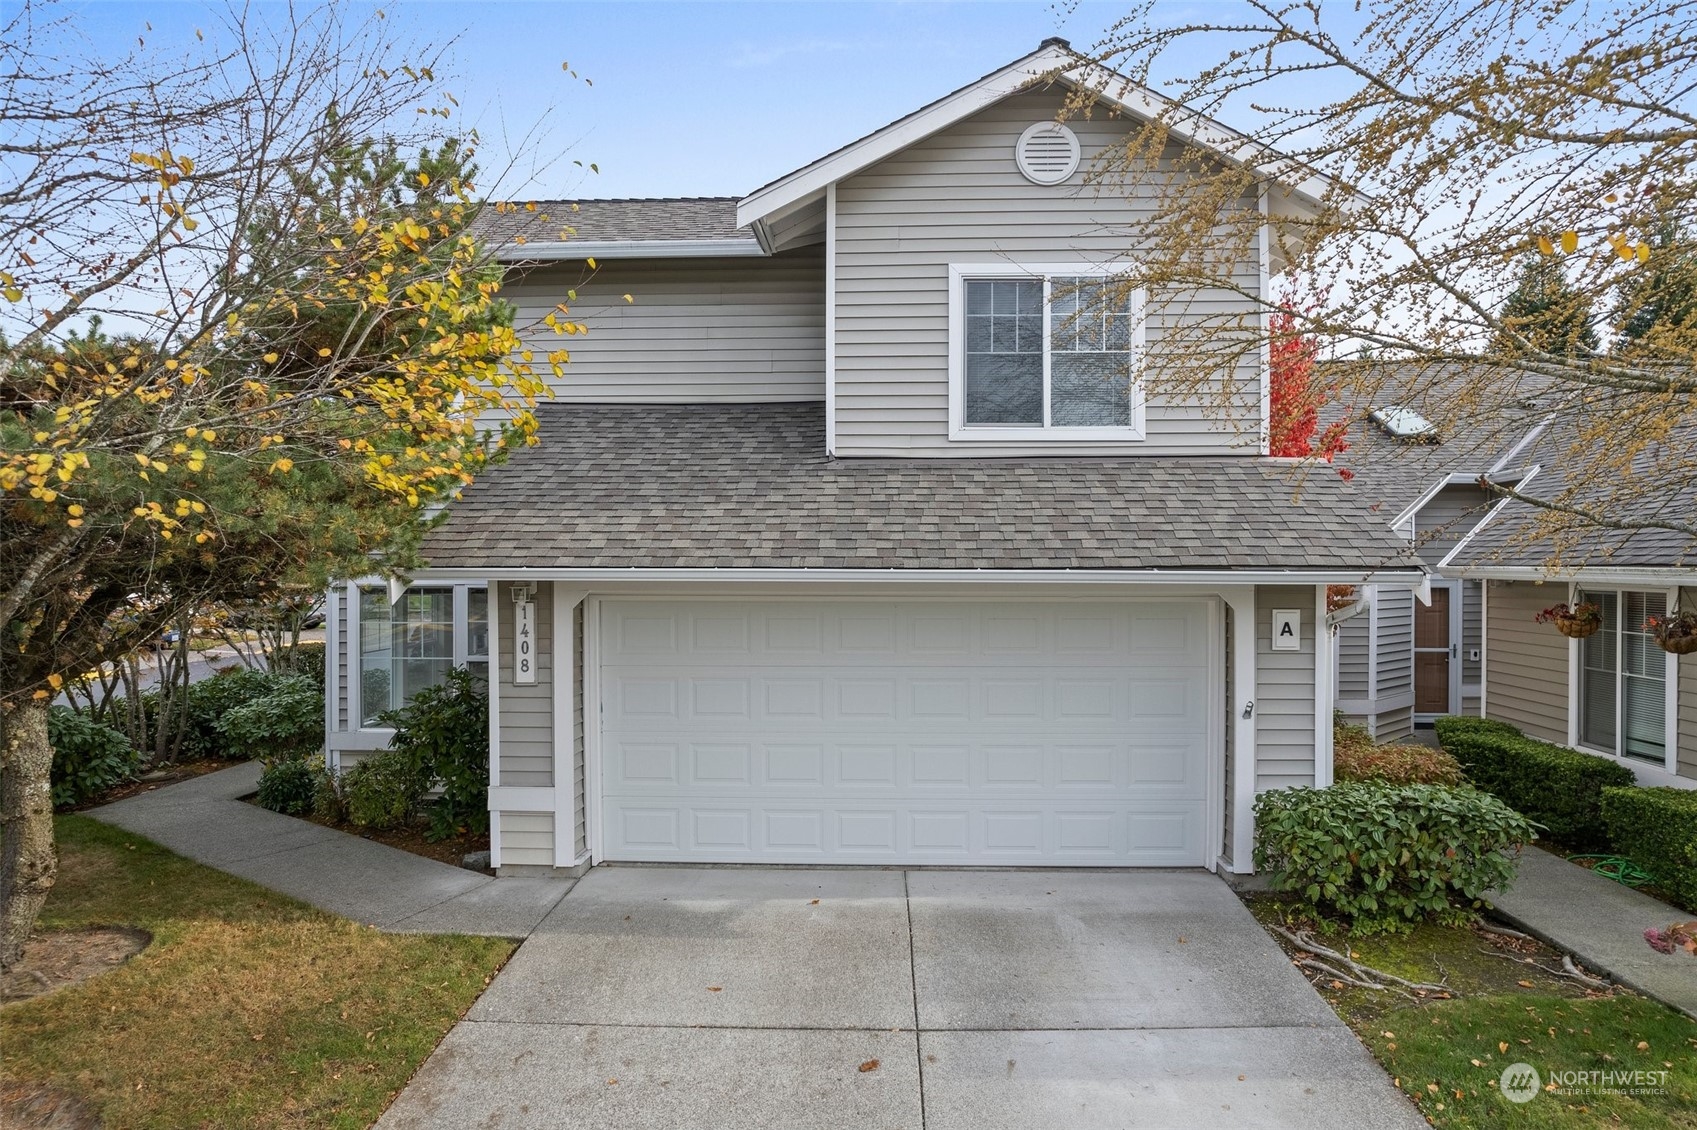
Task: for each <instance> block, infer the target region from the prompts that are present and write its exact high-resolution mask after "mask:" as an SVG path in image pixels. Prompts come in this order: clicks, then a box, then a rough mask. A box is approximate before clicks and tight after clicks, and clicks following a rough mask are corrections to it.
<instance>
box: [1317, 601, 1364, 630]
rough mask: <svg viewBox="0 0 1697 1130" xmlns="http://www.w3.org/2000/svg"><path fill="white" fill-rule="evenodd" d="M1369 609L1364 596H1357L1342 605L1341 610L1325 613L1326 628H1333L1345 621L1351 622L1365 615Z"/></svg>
mask: <svg viewBox="0 0 1697 1130" xmlns="http://www.w3.org/2000/svg"><path fill="white" fill-rule="evenodd" d="M1369 607H1370V605H1369V604H1368V602H1367V598H1366V596H1364V595H1363V596H1358V597H1357V598H1356V599H1355V600H1353V601H1351V602H1350V603H1348V604H1346V605H1344V606H1343V607H1342V608H1340V609H1338V610H1337V611H1336V612H1328V613H1326V627H1328V628H1335V627H1337V626H1338V625H1339V624H1342V623H1345V622H1346V621H1349V620H1353V619H1355V618H1356V617H1357V616H1360V615H1362V614H1363V613H1365V612H1366V611H1367V610H1368V608H1369Z"/></svg>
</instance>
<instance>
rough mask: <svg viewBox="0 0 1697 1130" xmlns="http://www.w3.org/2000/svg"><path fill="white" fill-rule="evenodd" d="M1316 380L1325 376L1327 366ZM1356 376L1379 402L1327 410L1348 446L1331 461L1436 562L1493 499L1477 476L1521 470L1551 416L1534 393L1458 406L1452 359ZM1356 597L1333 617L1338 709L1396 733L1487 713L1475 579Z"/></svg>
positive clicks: (1387, 736) (1383, 734)
mask: <svg viewBox="0 0 1697 1130" xmlns="http://www.w3.org/2000/svg"><path fill="white" fill-rule="evenodd" d="M1318 379H1319V380H1320V381H1321V382H1322V383H1324V380H1325V376H1324V366H1323V365H1322V366H1321V370H1320V373H1319V376H1318ZM1360 383H1362V384H1364V385H1366V386H1370V387H1371V388H1372V389H1373V390H1374V392H1375V402H1374V403H1372V404H1369V405H1361V406H1354V405H1352V406H1344V405H1341V404H1331V405H1327V406H1326V408H1325V409H1324V410H1323V411H1322V423H1323V425H1329V424H1332V423H1334V422H1337V421H1340V420H1342V421H1345V422H1346V428H1347V430H1346V432H1345V437H1346V440H1347V442H1348V448H1347V450H1345V451H1344V452H1343V453H1342V454H1340V455H1339V456H1337V458H1336V461H1335V465H1336V467H1337V468H1338V469H1340V470H1343V471H1346V472H1347V473H1348V474H1349V475H1350V476H1351V481H1350V485H1351V493H1352V494H1353V495H1354V496H1355V497H1356V498H1357V499H1358V500H1359V503H1360V505H1362V506H1363V507H1364V508H1365V509H1367V510H1368V511H1369V512H1370V513H1372V514H1374V515H1377V516H1378V518H1379V520H1380V521H1381V522H1383V523H1384V524H1385V525H1386V526H1387V527H1389V528H1390V529H1391V530H1393V531H1395V532H1396V533H1397V534H1398V535H1399V536H1400V537H1402V538H1404V539H1406V541H1407V543H1408V544H1409V545H1410V546H1411V547H1412V548H1413V549H1414V551H1415V552H1416V553H1417V554H1418V555H1419V556H1420V559H1421V560H1422V561H1424V562H1425V563H1426V564H1427V565H1430V566H1434V567H1435V566H1436V565H1437V564H1438V563H1439V562H1440V561H1442V560H1443V558H1444V557H1445V556H1446V555H1447V554H1448V553H1449V552H1450V550H1452V549H1453V548H1455V546H1456V544H1457V543H1458V542H1460V541H1461V540H1462V539H1463V538H1464V537H1466V536H1467V535H1468V534H1469V533H1470V532H1472V530H1473V528H1474V527H1475V526H1477V525H1478V524H1479V522H1480V521H1481V520H1482V519H1483V518H1484V517H1485V515H1486V513H1487V512H1488V510H1489V508H1490V506H1491V505H1492V503H1493V501H1494V500H1495V497H1496V496H1494V495H1492V494H1491V493H1490V492H1489V491H1488V490H1487V489H1486V488H1484V487H1483V486H1481V485H1480V482H1479V480H1480V478H1481V476H1484V475H1490V476H1491V477H1492V478H1493V479H1494V480H1496V481H1499V482H1510V481H1514V480H1515V479H1517V477H1518V474H1519V471H1518V468H1519V467H1520V465H1521V455H1522V453H1523V451H1524V450H1525V449H1526V447H1527V446H1528V444H1530V443H1531V442H1532V441H1533V440H1534V439H1535V437H1536V435H1537V433H1538V431H1539V430H1540V427H1541V422H1542V419H1543V416H1542V414H1541V413H1539V412H1538V411H1537V408H1536V405H1535V403H1533V402H1531V401H1528V402H1526V403H1524V404H1503V405H1495V406H1493V410H1492V411H1489V412H1468V411H1457V410H1456V409H1455V406H1454V403H1453V399H1454V393H1455V390H1456V388H1457V387H1458V386H1460V385H1461V384H1463V383H1467V378H1466V375H1464V374H1459V373H1457V372H1455V370H1454V369H1453V368H1451V367H1448V366H1444V367H1416V366H1414V365H1412V364H1399V363H1395V362H1387V363H1385V366H1384V370H1383V371H1382V372H1379V373H1375V374H1373V375H1372V376H1371V377H1370V378H1368V379H1366V380H1363V381H1361V382H1360ZM1316 473H1321V474H1323V473H1325V472H1324V471H1317V472H1316ZM1356 597H1357V601H1358V603H1357V605H1356V606H1355V607H1353V608H1351V609H1350V610H1349V612H1348V613H1344V614H1341V615H1335V616H1334V620H1336V621H1337V628H1336V632H1335V635H1334V646H1335V648H1336V664H1337V666H1336V672H1335V675H1334V679H1335V685H1336V688H1337V708H1338V709H1339V710H1340V711H1342V712H1343V713H1344V715H1345V716H1346V717H1347V718H1348V719H1349V720H1350V721H1352V722H1357V723H1360V724H1362V725H1364V726H1366V727H1367V729H1368V730H1369V731H1370V732H1371V733H1372V734H1373V735H1374V736H1375V737H1376V738H1378V739H1379V740H1381V741H1392V740H1396V739H1398V738H1406V737H1408V736H1410V735H1411V734H1412V733H1413V731H1414V730H1415V729H1416V728H1423V727H1428V726H1430V725H1431V724H1432V722H1433V720H1434V719H1436V718H1439V717H1442V716H1443V715H1446V714H1473V715H1477V714H1478V713H1479V696H1480V685H1481V682H1482V679H1483V669H1482V665H1481V655H1482V652H1483V647H1484V644H1483V641H1482V638H1481V633H1482V628H1481V614H1482V613H1481V610H1482V603H1481V598H1480V582H1479V581H1477V580H1473V579H1465V578H1461V579H1456V578H1441V579H1440V578H1434V579H1433V580H1432V582H1431V589H1430V593H1429V600H1424V601H1423V600H1421V599H1417V597H1416V594H1415V593H1413V592H1410V591H1409V590H1407V589H1405V588H1380V587H1377V586H1366V587H1364V588H1363V589H1361V590H1360V591H1359V592H1357V593H1356ZM1344 616H1347V618H1343V617H1344Z"/></svg>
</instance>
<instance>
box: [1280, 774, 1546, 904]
mask: <svg viewBox="0 0 1697 1130" xmlns="http://www.w3.org/2000/svg"><path fill="white" fill-rule="evenodd" d="M1255 826H1256V831H1255V865H1256V867H1257V869H1267V870H1270V871H1271V875H1270V879H1271V882H1272V885H1273V888H1274V889H1275V890H1280V891H1289V892H1293V893H1294V894H1295V895H1296V896H1297V899H1298V900H1299V902H1300V904H1301V907H1302V909H1303V910H1304V911H1306V912H1307V913H1309V914H1311V915H1313V916H1315V917H1320V918H1326V917H1332V916H1338V917H1341V918H1343V919H1344V920H1345V921H1347V922H1348V923H1349V926H1350V929H1351V931H1352V932H1354V933H1363V934H1365V933H1374V932H1379V931H1383V930H1398V929H1405V928H1407V927H1408V926H1411V925H1412V924H1413V923H1415V922H1416V921H1419V920H1420V919H1423V918H1436V919H1439V920H1441V921H1450V922H1459V921H1463V920H1465V919H1467V918H1468V917H1469V916H1470V915H1471V914H1472V913H1473V909H1474V908H1475V907H1476V906H1477V905H1478V904H1479V900H1480V899H1481V898H1483V896H1484V894H1485V892H1486V891H1489V890H1492V889H1496V890H1503V889H1506V888H1507V887H1508V885H1509V884H1510V883H1511V882H1512V881H1513V880H1514V876H1515V873H1516V871H1517V869H1518V867H1519V861H1518V860H1517V859H1516V858H1515V856H1513V855H1511V854H1509V852H1508V851H1506V850H1505V849H1509V848H1515V847H1518V846H1519V845H1521V844H1524V843H1526V842H1528V841H1529V840H1532V839H1534V838H1535V833H1534V830H1533V827H1532V825H1531V823H1530V822H1528V821H1527V820H1526V818H1525V817H1523V816H1521V815H1520V814H1519V813H1518V812H1515V811H1514V810H1513V809H1511V808H1509V807H1508V806H1507V805H1506V804H1504V803H1503V802H1502V801H1500V800H1498V799H1497V798H1496V797H1493V796H1491V795H1489V794H1488V793H1482V792H1479V791H1478V790H1476V789H1471V788H1465V787H1462V788H1457V787H1453V786H1449V785H1387V784H1383V783H1379V782H1371V781H1351V782H1344V783H1341V784H1336V785H1332V786H1330V787H1329V788H1324V789H1314V788H1299V789H1276V790H1273V791H1271V792H1265V793H1262V794H1261V795H1260V796H1259V797H1257V798H1256V799H1255Z"/></svg>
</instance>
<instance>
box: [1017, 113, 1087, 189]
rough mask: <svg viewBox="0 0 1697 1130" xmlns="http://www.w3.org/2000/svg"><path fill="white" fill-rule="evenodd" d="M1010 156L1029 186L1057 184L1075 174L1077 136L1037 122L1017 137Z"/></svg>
mask: <svg viewBox="0 0 1697 1130" xmlns="http://www.w3.org/2000/svg"><path fill="white" fill-rule="evenodd" d="M1013 156H1014V164H1016V165H1018V166H1019V171H1020V173H1021V174H1023V175H1024V177H1025V179H1026V180H1028V181H1030V182H1031V183H1032V184H1042V185H1053V184H1060V183H1061V182H1062V181H1064V180H1066V179H1067V178H1068V177H1070V176H1072V174H1073V173H1075V172H1077V171H1078V158H1079V146H1078V135H1077V134H1075V133H1073V132H1072V130H1071V128H1070V127H1068V126H1066V125H1065V124H1063V123H1061V122H1037V123H1035V124H1034V125H1029V126H1027V127H1025V132H1024V133H1022V134H1020V135H1019V140H1018V141H1017V142H1015V143H1014V148H1013Z"/></svg>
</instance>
